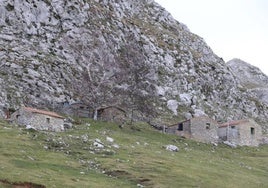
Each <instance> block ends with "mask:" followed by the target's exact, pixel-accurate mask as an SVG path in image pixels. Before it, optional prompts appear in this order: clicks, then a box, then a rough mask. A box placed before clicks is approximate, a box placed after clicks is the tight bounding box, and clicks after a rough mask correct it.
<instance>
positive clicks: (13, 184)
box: [0, 180, 46, 188]
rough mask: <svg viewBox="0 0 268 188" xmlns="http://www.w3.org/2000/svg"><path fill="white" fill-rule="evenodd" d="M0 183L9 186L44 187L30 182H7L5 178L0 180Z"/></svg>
mask: <svg viewBox="0 0 268 188" xmlns="http://www.w3.org/2000/svg"><path fill="white" fill-rule="evenodd" d="M0 185H4V186H6V187H11V188H46V186H44V185H40V184H36V183H32V182H9V181H7V180H0Z"/></svg>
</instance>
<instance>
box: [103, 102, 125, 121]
mask: <svg viewBox="0 0 268 188" xmlns="http://www.w3.org/2000/svg"><path fill="white" fill-rule="evenodd" d="M125 117H126V112H125V111H124V110H123V109H121V108H119V107H115V106H109V107H104V108H101V109H99V110H98V119H100V120H103V121H113V122H117V123H122V121H124V119H125Z"/></svg>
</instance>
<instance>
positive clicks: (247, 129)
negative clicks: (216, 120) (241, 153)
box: [218, 119, 262, 146]
mask: <svg viewBox="0 0 268 188" xmlns="http://www.w3.org/2000/svg"><path fill="white" fill-rule="evenodd" d="M218 135H219V138H220V140H222V141H229V142H231V143H233V144H236V145H240V146H258V145H259V144H260V143H261V139H262V129H261V126H260V125H258V124H257V123H256V122H255V121H254V120H252V119H244V120H238V121H231V122H227V123H224V124H221V125H220V126H219V129H218Z"/></svg>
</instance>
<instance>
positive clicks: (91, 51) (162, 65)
mask: <svg viewBox="0 0 268 188" xmlns="http://www.w3.org/2000/svg"><path fill="white" fill-rule="evenodd" d="M0 5H1V6H0V9H1V10H0V12H1V13H0V44H1V46H3V47H4V48H3V47H2V48H1V49H0V62H1V64H0V66H1V70H0V83H1V86H2V87H1V92H0V99H1V100H0V101H1V106H4V107H7V108H17V107H18V106H19V105H21V104H25V105H31V106H37V107H42V108H50V109H52V108H56V107H59V108H60V106H59V105H58V104H60V103H61V102H65V101H69V102H72V101H83V102H86V103H88V104H89V105H90V106H92V107H94V108H95V110H96V109H98V108H100V107H102V106H107V105H111V104H112V105H116V106H119V107H120V108H123V109H124V110H125V111H126V112H127V114H128V116H132V117H131V118H132V119H135V120H144V121H154V122H157V123H161V124H163V123H166V124H169V123H173V122H174V121H177V120H178V119H180V120H182V119H185V118H189V117H192V116H197V115H201V114H207V115H209V116H211V117H212V118H214V119H216V120H218V121H226V120H227V119H240V118H244V117H252V118H254V119H256V120H257V121H258V122H259V123H261V124H262V125H263V126H264V128H265V124H266V123H267V119H268V118H267V117H268V114H267V106H266V105H265V104H263V103H262V102H260V101H258V100H256V99H255V98H253V97H252V96H251V94H249V93H246V92H244V87H243V86H241V84H240V81H239V80H238V79H237V78H236V77H235V76H234V75H233V73H232V72H231V71H230V68H229V67H228V66H226V64H225V62H224V61H223V60H222V59H221V58H219V57H218V56H217V55H215V54H214V53H213V51H212V50H211V49H210V48H209V46H207V44H206V43H205V42H204V40H203V39H202V38H200V37H199V36H197V35H195V34H193V33H191V32H190V31H189V29H188V28H187V27H186V26H185V25H183V24H181V23H179V22H178V21H176V20H174V19H173V18H172V16H171V15H170V14H169V13H168V12H166V11H165V10H164V9H163V8H162V7H160V6H159V5H158V4H156V3H155V2H154V1H152V0H145V1H136V0H128V1H123V0H110V1H107V0H104V1H100V0H75V1H72V2H67V1H64V0H59V1H54V0H51V1H38V0H32V1H27V0H22V1H18V0H4V1H1V2H0Z"/></svg>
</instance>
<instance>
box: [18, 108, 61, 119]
mask: <svg viewBox="0 0 268 188" xmlns="http://www.w3.org/2000/svg"><path fill="white" fill-rule="evenodd" d="M22 109H24V110H26V111H28V112H32V113H38V114H44V115H48V116H51V117H55V118H61V119H64V117H63V116H61V115H59V114H57V113H55V112H50V111H46V110H39V109H36V108H31V107H22Z"/></svg>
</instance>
